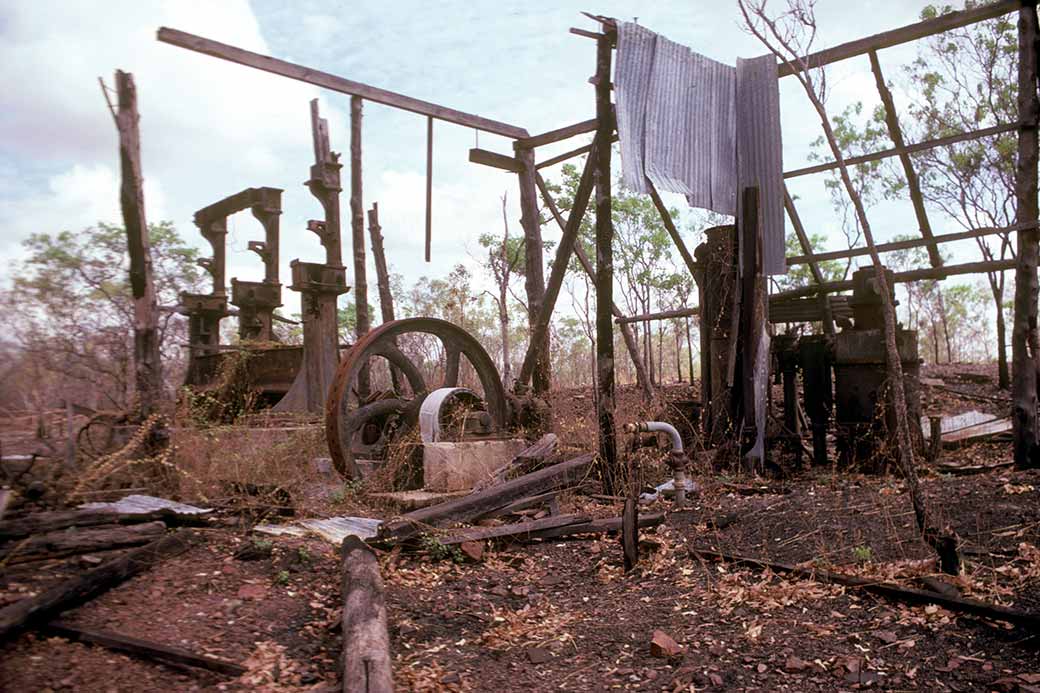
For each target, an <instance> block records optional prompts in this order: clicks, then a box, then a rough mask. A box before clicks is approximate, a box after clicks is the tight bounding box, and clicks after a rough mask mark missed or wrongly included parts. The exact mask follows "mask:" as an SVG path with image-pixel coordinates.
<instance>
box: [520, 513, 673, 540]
mask: <svg viewBox="0 0 1040 693" xmlns="http://www.w3.org/2000/svg"><path fill="white" fill-rule="evenodd" d="M663 522H664V513H650V514H649V515H640V516H639V521H638V522H637V523H636V524H637V526H638V527H640V528H643V527H656V526H657V525H659V524H661V523H663ZM621 525H622V518H620V517H611V518H607V519H603V520H593V521H591V522H584V523H582V524H575V525H566V526H564V527H557V528H555V529H546V530H542V531H541V532H538V533H537V534H535V535H534V536H535V538H537V539H557V538H559V537H572V536H576V535H579V534H605V533H607V532H620V531H621Z"/></svg>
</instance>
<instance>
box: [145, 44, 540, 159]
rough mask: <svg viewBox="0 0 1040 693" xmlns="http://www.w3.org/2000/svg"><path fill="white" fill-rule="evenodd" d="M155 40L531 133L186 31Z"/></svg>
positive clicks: (483, 126)
mask: <svg viewBox="0 0 1040 693" xmlns="http://www.w3.org/2000/svg"><path fill="white" fill-rule="evenodd" d="M156 38H158V39H159V40H160V41H162V42H163V43H169V44H171V45H174V46H178V47H180V48H187V49H188V50H192V51H195V52H197V53H203V54H205V55H209V56H212V57H214V58H220V59H221V60H228V61H230V62H233V63H238V64H239V65H245V66H246V67H252V68H256V69H257V70H263V71H264V72H270V73H272V74H276V75H280V76H282V77H288V78H290V79H295V80H299V81H301V82H306V83H307V84H314V85H316V86H319V87H323V88H325V89H330V90H332V91H337V92H340V93H341V94H350V95H351V96H360V97H361V98H363V99H367V100H369V101H375V102H376V103H381V104H383V105H384V106H392V107H394V108H400V109H402V110H405V111H411V112H412V113H418V114H420V115H425V116H429V117H430V118H436V119H438V120H443V121H446V122H448V123H454V124H456V125H462V126H464V127H468V128H475V129H477V130H483V131H484V132H490V133H494V134H496V135H502V136H503V137H509V138H511V139H518V138H521V137H529V136H530V133H529V132H527V130H525V129H524V128H521V127H517V126H515V125H510V124H508V123H502V122H499V121H497V120H491V119H490V118H484V117H481V116H477V115H473V114H471V113H465V112H463V111H457V110H455V109H454V108H448V107H446V106H441V105H439V104H435V103H431V102H429V101H423V100H421V99H415V98H412V97H411V96H405V95H404V94H398V93H395V92H392V91H387V90H386V89H380V88H378V87H373V86H370V85H368V84H362V83H361V82H355V81H353V80H350V79H345V78H343V77H337V76H336V75H332V74H329V73H328V72H322V71H321V70H315V69H313V68H309V67H305V66H303V65H297V64H296V63H290V62H288V61H285V60H279V59H278V58H272V57H270V56H267V55H261V54H260V53H254V52H252V51H247V50H244V49H242V48H237V47H235V46H230V45H228V44H226V43H220V42H219V41H213V40H211V39H207V38H203V37H202V36H195V35H194V34H189V33H187V32H185V31H179V30H177V29H170V28H168V27H162V28H160V29H159V32H158V34H157V36H156Z"/></svg>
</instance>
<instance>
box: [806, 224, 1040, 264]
mask: <svg viewBox="0 0 1040 693" xmlns="http://www.w3.org/2000/svg"><path fill="white" fill-rule="evenodd" d="M1035 226H1036V224H1033V223H1025V224H1015V225H1013V226H1001V227H993V226H987V227H983V228H980V229H971V230H970V231H959V232H957V233H947V234H943V235H941V236H933V237H932V238H931V239H927V238H908V239H906V240H903V241H892V242H891V243H879V244H878V245H877V246H875V247H876V249H877V251H878V252H879V253H891V252H892V251H895V250H909V249H911V248H922V247H924V246H927V245H931V244H932V243H950V242H952V241H963V240H967V239H970V238H982V237H984V236H992V235H994V234H998V233H1011V232H1012V231H1020V230H1022V229H1026V228H1033V227H1035ZM869 254H870V250H869V249H868V248H849V249H848V250H834V251H831V252H826V253H813V254H812V255H793V256H791V257H789V258H787V266H788V267H791V266H793V265H804V264H805V263H807V262H824V261H826V260H845V259H848V258H853V257H861V256H864V255H869Z"/></svg>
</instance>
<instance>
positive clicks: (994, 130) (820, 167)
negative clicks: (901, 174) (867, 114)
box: [784, 123, 1019, 180]
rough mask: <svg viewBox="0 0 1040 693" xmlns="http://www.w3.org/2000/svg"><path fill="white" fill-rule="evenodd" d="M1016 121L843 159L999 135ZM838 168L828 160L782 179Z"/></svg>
mask: <svg viewBox="0 0 1040 693" xmlns="http://www.w3.org/2000/svg"><path fill="white" fill-rule="evenodd" d="M1018 128H1019V124H1018V123H1010V124H1007V125H994V126H992V127H988V128H982V129H981V130H972V131H971V132H962V133H960V134H957V135H948V136H946V137H937V138H936V139H934V140H926V141H924V142H918V143H917V144H910V145H907V146H905V147H902V148H899V147H893V148H892V149H883V150H881V151H879V152H874V153H873V154H863V155H862V156H850V157H849V158H847V159H845V164H846V165H847V166H855V165H857V164H865V163H867V162H870V161H880V160H881V159H887V158H889V157H891V156H899V155H901V154H913V153H914V152H923V151H925V150H927V149H934V148H935V147H943V146H946V145H948V144H957V143H958V142H965V141H967V140H977V139H979V138H982V137H989V136H991V135H1000V134H1003V133H1005V132H1011V131H1012V130H1018ZM836 168H838V163H837V162H836V161H829V162H827V163H823V164H816V165H815V166H806V167H805V168H799V169H795V170H794V171H785V172H784V180H787V179H788V178H798V177H799V176H807V175H809V174H811V173H822V172H823V171H833V170H834V169H836Z"/></svg>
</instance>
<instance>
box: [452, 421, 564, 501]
mask: <svg viewBox="0 0 1040 693" xmlns="http://www.w3.org/2000/svg"><path fill="white" fill-rule="evenodd" d="M558 443H559V441H558V439H557V438H556V434H555V433H546V434H545V435H544V436H542V437H541V438H539V439H538V440H537V441H535V442H534V443H533V444H532V445H531V446H530V447H528V448H526V449H524V450H523V451H521V452H520V453H519V454H518V455H517V456H516V457H514V458H513V459H512V460H510V461H509V462H508V463H506V464H504V465H502V466H501V467H499V468H498V469H496V470H495V471H493V472H491V474H489V475H488V477H487V478H486V479H482V480H480V481H478V482H477V483H476V484H474V485H473V491H474V492H476V491H483V490H484V489H486V488H490V487H492V486H495V485H496V484H501V483H503V482H504V481H505V480H506V479H508V478H509V477H510V476H514V475H516V473H517V472H519V473H521V474H525V473H527V472H530V471H531V470H532V469H533V468H534V467H535V466H536V465H538V464H540V463H542V462H544V461H545V460H547V459H548V458H549V457H551V456H552V455H553V454H554V453H555V452H556V446H557V444H558Z"/></svg>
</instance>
